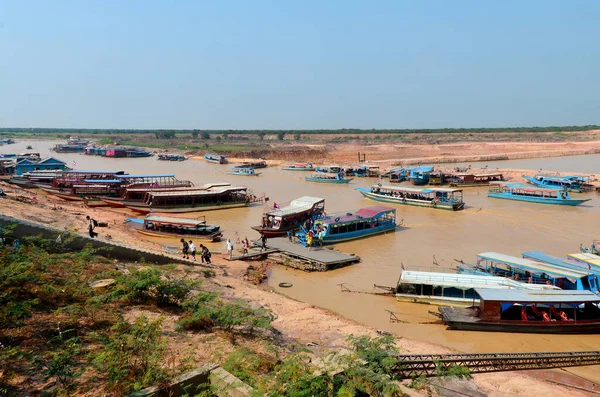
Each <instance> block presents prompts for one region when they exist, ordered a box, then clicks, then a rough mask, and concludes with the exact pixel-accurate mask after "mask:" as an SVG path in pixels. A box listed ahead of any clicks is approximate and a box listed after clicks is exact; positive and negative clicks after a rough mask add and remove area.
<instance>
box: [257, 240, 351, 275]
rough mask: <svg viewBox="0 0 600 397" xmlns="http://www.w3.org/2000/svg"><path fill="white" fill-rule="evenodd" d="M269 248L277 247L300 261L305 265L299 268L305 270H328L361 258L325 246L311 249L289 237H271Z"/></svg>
mask: <svg viewBox="0 0 600 397" xmlns="http://www.w3.org/2000/svg"><path fill="white" fill-rule="evenodd" d="M267 248H269V250H271V249H276V250H278V251H279V253H281V254H283V255H284V256H286V257H288V258H291V259H295V260H297V261H300V262H301V263H303V265H302V266H299V268H302V269H304V270H318V271H326V270H332V269H337V268H339V267H343V266H347V265H351V264H353V263H358V262H360V258H359V257H358V256H356V255H353V254H346V253H343V252H340V251H336V250H334V249H331V248H325V247H311V248H310V250H309V249H308V248H306V247H303V246H302V245H300V244H299V243H295V242H291V241H290V240H288V239H287V238H273V239H269V240H267ZM290 265H291V266H293V265H292V264H290ZM293 267H295V266H293Z"/></svg>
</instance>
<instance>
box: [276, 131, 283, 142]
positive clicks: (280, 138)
mask: <svg viewBox="0 0 600 397" xmlns="http://www.w3.org/2000/svg"><path fill="white" fill-rule="evenodd" d="M283 138H285V132H278V133H277V139H279V140H280V141H283Z"/></svg>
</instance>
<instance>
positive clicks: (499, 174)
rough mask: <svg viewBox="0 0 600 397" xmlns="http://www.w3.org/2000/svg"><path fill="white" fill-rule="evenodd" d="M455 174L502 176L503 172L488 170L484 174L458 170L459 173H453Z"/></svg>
mask: <svg viewBox="0 0 600 397" xmlns="http://www.w3.org/2000/svg"><path fill="white" fill-rule="evenodd" d="M452 175H453V176H469V175H473V176H478V177H482V176H502V173H501V172H486V173H482V174H474V173H472V172H457V173H453V174H452Z"/></svg>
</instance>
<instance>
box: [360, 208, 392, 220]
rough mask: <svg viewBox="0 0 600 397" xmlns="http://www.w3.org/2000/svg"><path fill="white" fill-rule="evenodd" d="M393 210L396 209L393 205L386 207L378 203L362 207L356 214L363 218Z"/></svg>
mask: <svg viewBox="0 0 600 397" xmlns="http://www.w3.org/2000/svg"><path fill="white" fill-rule="evenodd" d="M393 210H394V209H393V208H391V207H384V206H382V205H377V206H374V207H366V208H361V209H359V210H358V211H356V213H355V215H360V216H362V217H363V218H372V217H374V216H377V215H379V214H380V213H382V212H387V211H393Z"/></svg>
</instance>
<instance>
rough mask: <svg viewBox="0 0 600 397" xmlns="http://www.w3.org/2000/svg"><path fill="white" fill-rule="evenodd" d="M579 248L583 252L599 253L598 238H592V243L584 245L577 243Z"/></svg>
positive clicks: (599, 242)
mask: <svg viewBox="0 0 600 397" xmlns="http://www.w3.org/2000/svg"><path fill="white" fill-rule="evenodd" d="M579 250H580V251H581V252H583V253H584V254H595V255H598V254H600V240H593V241H592V245H590V246H589V247H584V246H583V244H579Z"/></svg>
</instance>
